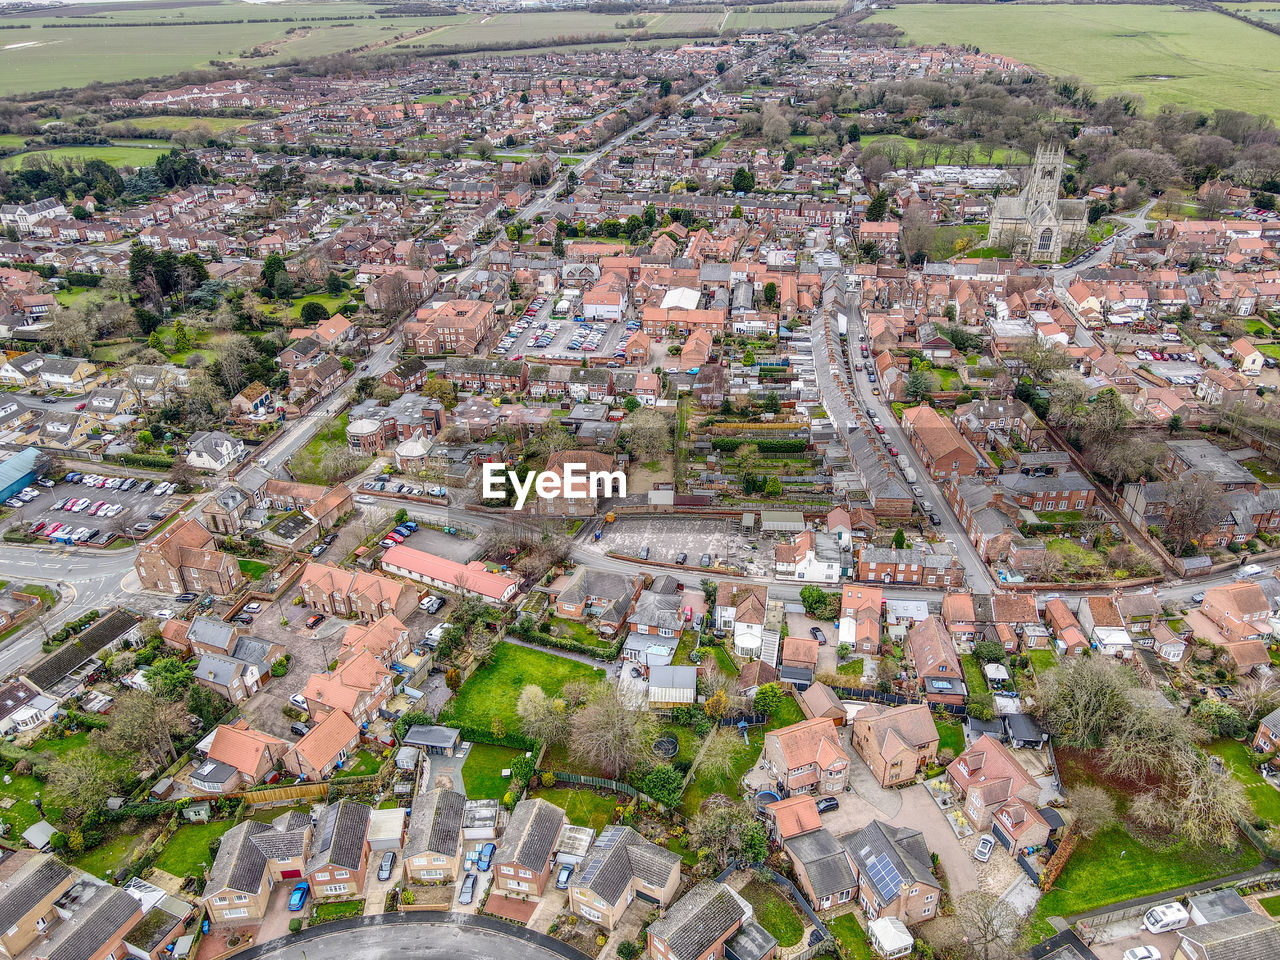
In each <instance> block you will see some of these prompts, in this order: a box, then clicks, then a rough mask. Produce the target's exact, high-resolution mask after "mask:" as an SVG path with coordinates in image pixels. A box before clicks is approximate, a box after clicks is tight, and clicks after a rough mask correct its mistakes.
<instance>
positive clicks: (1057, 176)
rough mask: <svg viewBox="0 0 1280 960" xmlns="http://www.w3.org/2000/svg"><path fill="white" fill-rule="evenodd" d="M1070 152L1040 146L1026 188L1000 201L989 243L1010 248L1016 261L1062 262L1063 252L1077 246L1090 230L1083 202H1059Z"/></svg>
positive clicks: (998, 200)
mask: <svg viewBox="0 0 1280 960" xmlns="http://www.w3.org/2000/svg"><path fill="white" fill-rule="evenodd" d="M1065 164H1066V152H1065V150H1064V149H1063V148H1062V147H1061V146H1040V147H1038V148H1037V149H1036V160H1035V164H1034V165H1033V166H1032V168H1031V176H1030V177H1029V178H1028V179H1027V183H1026V186H1024V187H1023V188H1022V192H1021V193H1019V194H1018V195H1017V196H1016V197H998V198H997V199H996V206H995V210H994V212H993V213H992V214H991V235H990V239H989V241H988V242H989V243H990V244H991V245H992V246H996V247H1007V248H1008V249H1009V251H1010V253H1012V254H1013V255H1014V256H1015V257H1025V258H1026V259H1028V260H1054V261H1056V260H1060V259H1062V251H1063V249H1064V248H1065V249H1071V248H1073V247H1075V246H1077V245H1078V244H1079V242H1080V240H1081V238H1083V237H1084V235H1085V232H1086V230H1087V229H1088V220H1087V216H1088V210H1087V205H1086V204H1085V202H1084V201H1083V200H1059V199H1058V185H1059V184H1060V183H1061V182H1062V168H1063V167H1064V166H1065Z"/></svg>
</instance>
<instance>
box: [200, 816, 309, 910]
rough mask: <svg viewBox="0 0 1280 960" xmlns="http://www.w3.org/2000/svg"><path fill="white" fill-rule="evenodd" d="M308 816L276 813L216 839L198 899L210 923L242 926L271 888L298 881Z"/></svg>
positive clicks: (263, 907)
mask: <svg viewBox="0 0 1280 960" xmlns="http://www.w3.org/2000/svg"><path fill="white" fill-rule="evenodd" d="M311 829H312V828H311V818H310V817H309V816H307V815H306V814H305V813H301V812H299V811H292V812H290V813H282V814H281V815H280V816H278V817H276V818H275V820H273V821H272V822H271V823H260V822H258V821H257V820H245V821H244V822H242V823H238V824H236V825H235V826H234V827H232V828H231V829H230V830H228V831H227V832H226V833H225V834H224V835H223V837H222V841H221V842H220V843H219V845H218V855H217V856H216V857H215V858H214V861H213V867H212V869H211V870H210V871H209V879H208V881H206V883H205V887H204V896H203V897H202V899H203V901H204V905H205V909H206V910H207V911H208V915H209V919H210V920H212V921H213V922H214V923H236V924H246V923H250V922H253V921H255V920H261V919H262V917H264V916H265V915H266V912H267V901H268V900H269V898H270V896H271V890H272V888H273V887H274V886H275V885H276V884H277V883H279V882H281V881H282V880H283V881H286V882H293V881H297V880H300V879H302V876H303V868H304V864H305V861H306V857H307V850H308V847H309V846H310V843H311Z"/></svg>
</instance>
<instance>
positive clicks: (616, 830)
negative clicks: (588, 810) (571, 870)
mask: <svg viewBox="0 0 1280 960" xmlns="http://www.w3.org/2000/svg"><path fill="white" fill-rule="evenodd" d="M622 832H623V828H622V827H621V826H619V825H618V824H613V825H612V826H609V827H605V829H604V830H603V831H601V833H600V836H598V837H597V838H596V842H595V843H594V844H592V846H591V855H590V857H588V858H587V861H586V863H584V864H583V865H582V872H581V873H580V874H578V879H577V881H576V883H577V885H578V886H580V887H589V886H590V885H591V881H592V880H594V879H595V877H596V874H597V873H599V872H600V868H601V867H602V866H603V865H604V859H605V855H606V854H607V853H608V852H609V851H610V850H612V849H613V848H614V847H615V846H617V844H618V841H619V840H620V839H622Z"/></svg>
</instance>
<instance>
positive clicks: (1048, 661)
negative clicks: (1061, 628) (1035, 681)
mask: <svg viewBox="0 0 1280 960" xmlns="http://www.w3.org/2000/svg"><path fill="white" fill-rule="evenodd" d="M1027 657H1028V658H1029V659H1030V660H1031V667H1032V669H1033V670H1035V672H1036V673H1037V674H1042V673H1044V672H1045V671H1046V670H1051V669H1053V665H1054V664H1055V663H1057V662H1058V655H1057V654H1056V653H1054V652H1053V651H1052V650H1029V651H1027Z"/></svg>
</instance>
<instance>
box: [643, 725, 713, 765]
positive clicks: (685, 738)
mask: <svg viewBox="0 0 1280 960" xmlns="http://www.w3.org/2000/svg"><path fill="white" fill-rule="evenodd" d="M658 736H660V737H675V738H676V742H677V743H679V744H680V750H679V751H678V752H677V753H676V755H675V756H674V757H672V758H671V759H670V761H668V762H669V763H675V762H676V761H678V760H688V761H689V762H690V763H692V762H693V758H694V757H696V756H697V755H698V748H699V747H701V746H702V741H701V740H700V739H699V738H698V735H697V734H696V733H694V732H693V731H692V730H690V729H689V728H688V727H682V726H679V725H677V724H674V723H668V724H665V725H664V726H663V727H661V728H660V729H659V731H658ZM657 759H658V758H657V757H654V761H655V762H656V761H657Z"/></svg>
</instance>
